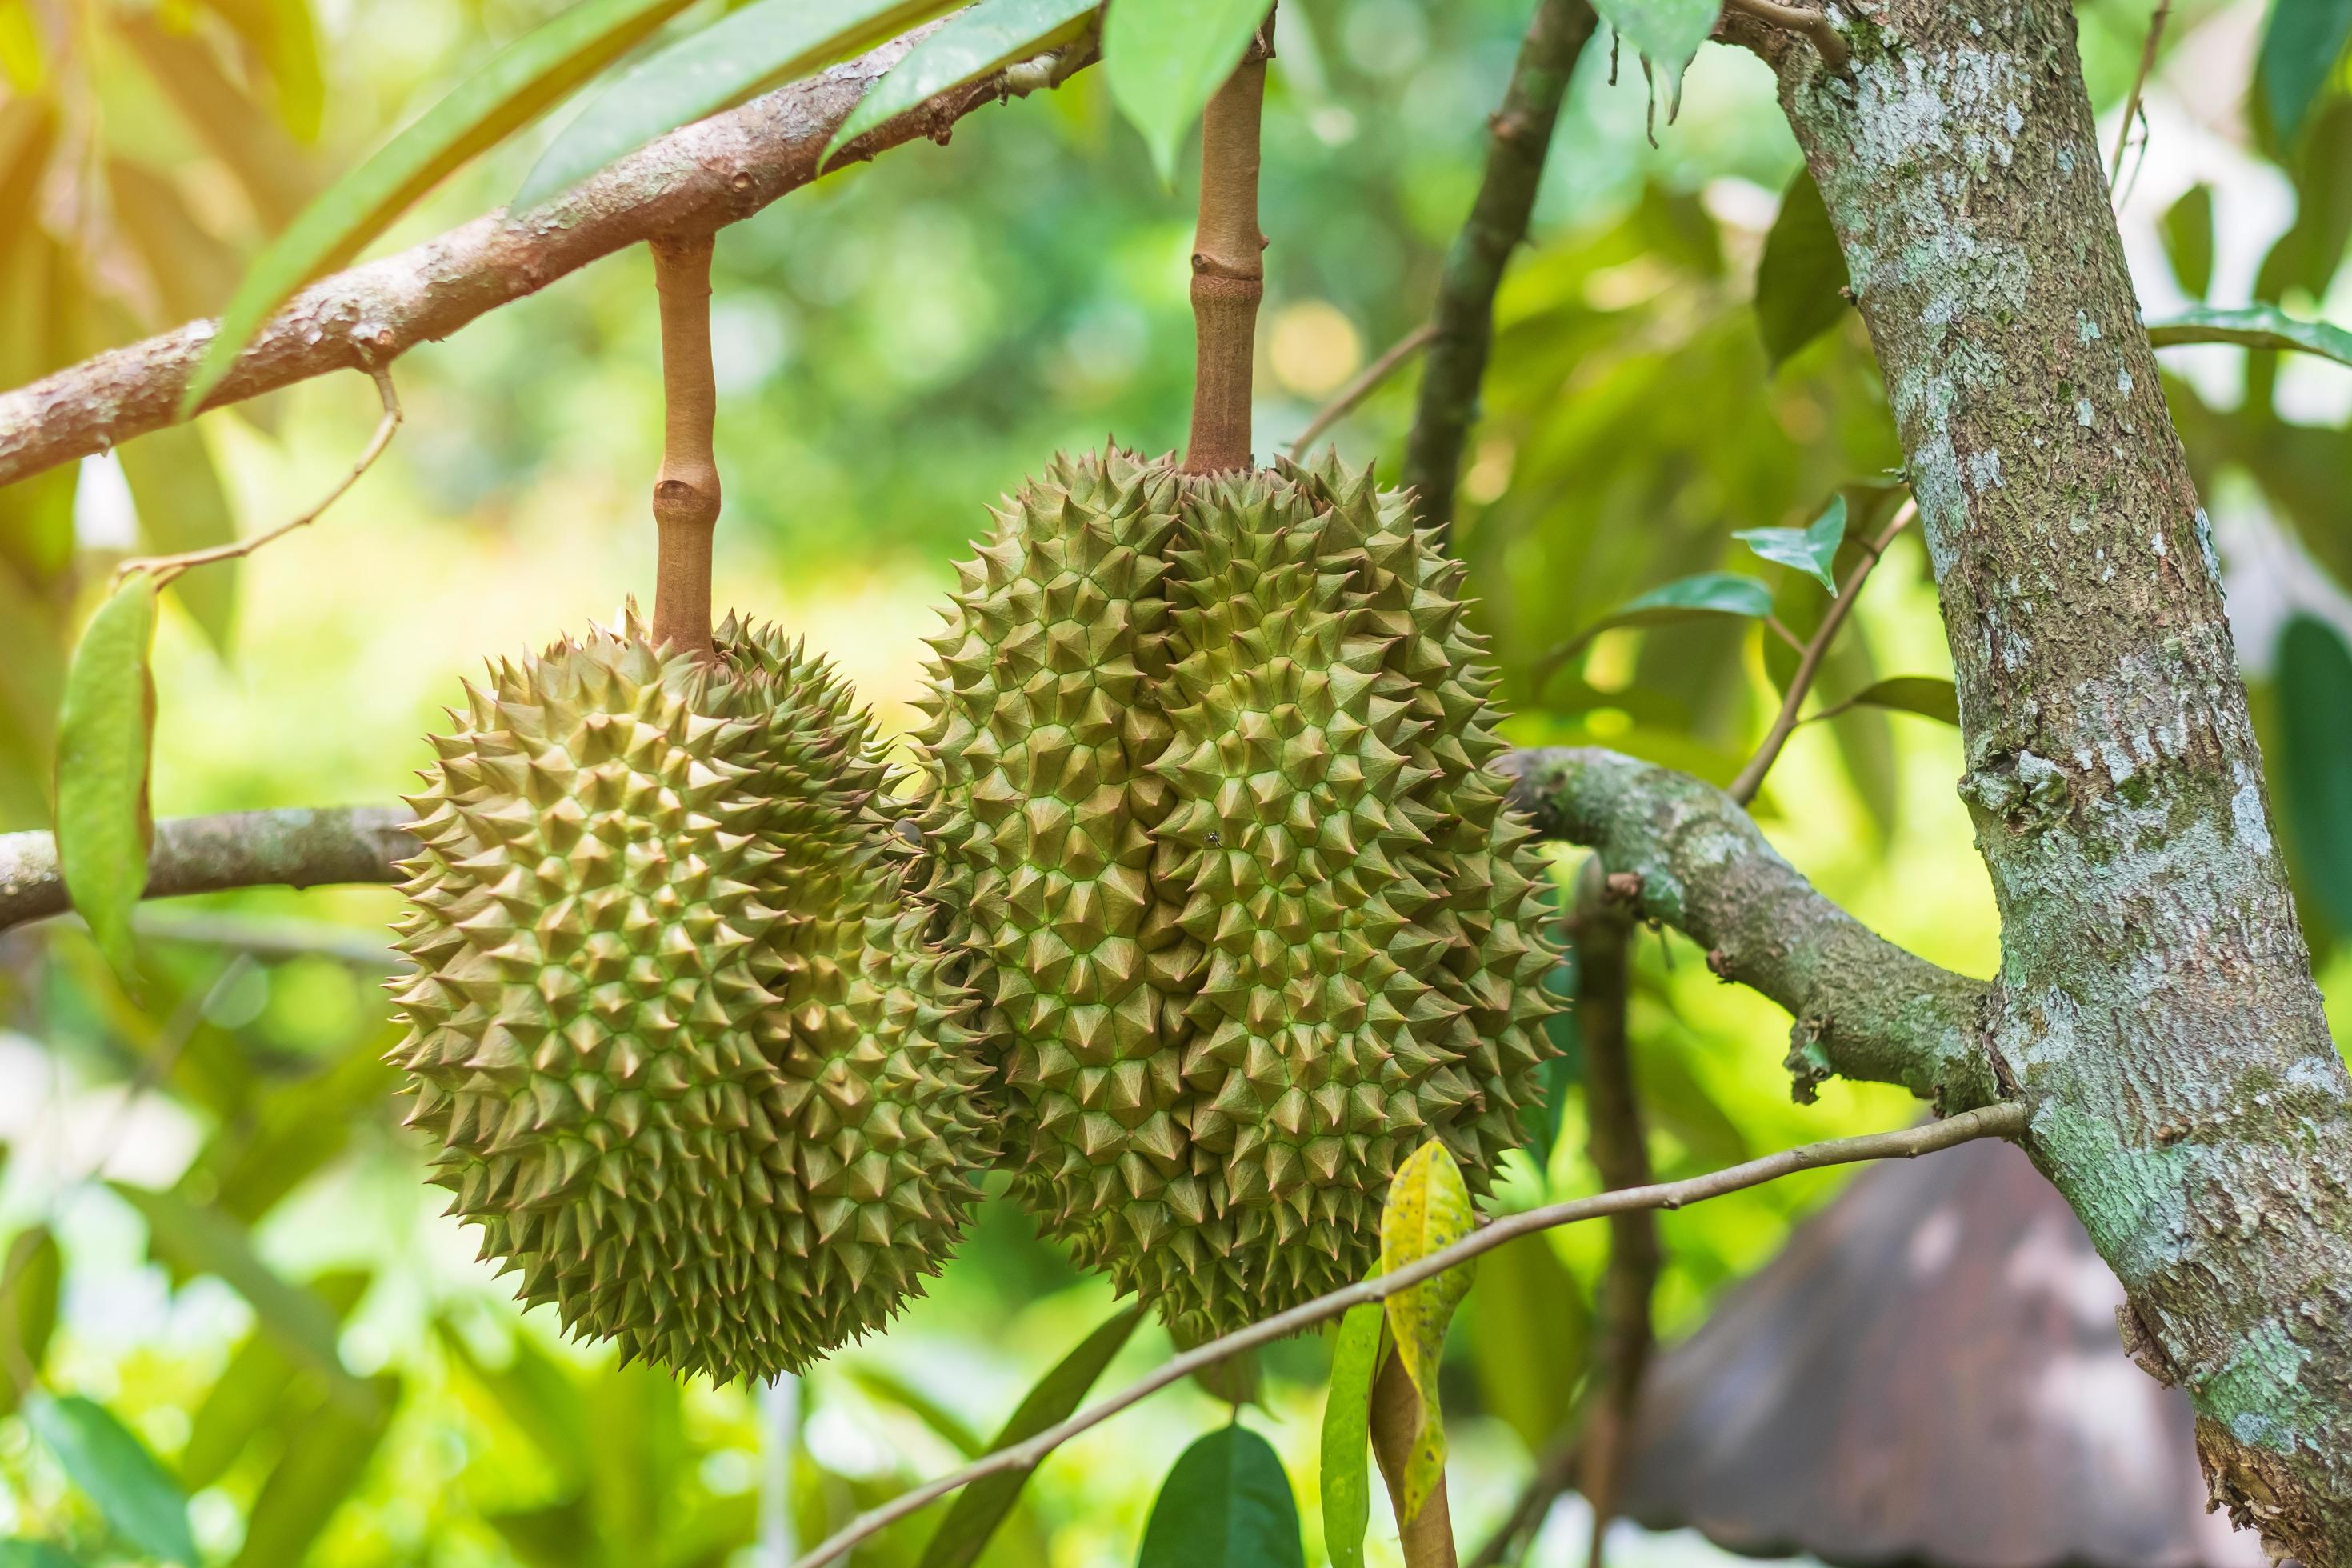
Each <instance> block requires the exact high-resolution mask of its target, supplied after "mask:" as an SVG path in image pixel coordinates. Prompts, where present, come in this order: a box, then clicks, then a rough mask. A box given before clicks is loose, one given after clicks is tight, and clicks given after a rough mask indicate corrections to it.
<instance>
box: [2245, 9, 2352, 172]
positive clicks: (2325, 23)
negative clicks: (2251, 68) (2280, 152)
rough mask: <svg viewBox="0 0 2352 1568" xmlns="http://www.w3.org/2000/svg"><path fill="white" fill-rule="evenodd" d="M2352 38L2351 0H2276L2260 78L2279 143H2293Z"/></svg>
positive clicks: (2264, 40) (2267, 34)
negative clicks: (2268, 102) (2345, 43)
mask: <svg viewBox="0 0 2352 1568" xmlns="http://www.w3.org/2000/svg"><path fill="white" fill-rule="evenodd" d="M2347 37H2352V0H2276V3H2275V4H2274V5H2272V7H2271V19H2270V26H2268V27H2267V28H2266V29H2265V30H2264V31H2263V49H2262V79H2263V87H2264V90H2265V92H2266V95H2267V96H2268V98H2269V100H2270V110H2271V126H2272V129H2273V130H2274V131H2275V132H2277V133H2278V140H2279V145H2280V146H2282V147H2284V146H2286V145H2288V144H2289V143H2291V142H2294V139H2295V135H2296V133H2297V132H2300V131H2301V130H2302V129H2303V121H2304V117H2305V115H2307V114H2309V113H2310V112H2311V105H2312V102H2313V100H2315V99H2316V98H2318V96H2319V93H2320V89H2322V88H2324V87H2326V85H2327V79H2328V76H2329V75H2330V74H2331V73H2332V72H2333V71H2334V70H2335V68H2336V59H2337V58H2338V57H2340V56H2341V55H2342V54H2343V53H2344V41H2345V39H2346V38H2347Z"/></svg>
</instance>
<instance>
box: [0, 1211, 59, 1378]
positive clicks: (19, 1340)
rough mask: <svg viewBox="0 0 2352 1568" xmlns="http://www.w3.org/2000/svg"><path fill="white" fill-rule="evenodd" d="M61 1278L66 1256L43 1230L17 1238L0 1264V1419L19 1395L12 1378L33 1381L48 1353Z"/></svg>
mask: <svg viewBox="0 0 2352 1568" xmlns="http://www.w3.org/2000/svg"><path fill="white" fill-rule="evenodd" d="M64 1279H65V1256H64V1254H62V1253H60V1252H59V1251H58V1238H57V1237H56V1236H55V1235H53V1234H51V1232H50V1230H49V1227H48V1226H45V1225H37V1226H30V1227H28V1228H26V1229H25V1230H21V1231H19V1232H17V1233H16V1239H15V1240H14V1241H12V1242H10V1243H9V1244H8V1256H7V1258H6V1259H5V1263H0V1280H5V1281H7V1284H6V1288H5V1289H0V1335H5V1336H6V1337H7V1339H8V1346H7V1348H6V1349H5V1350H0V1415H7V1414H8V1413H9V1412H10V1411H12V1410H14V1409H16V1400H17V1396H18V1394H19V1392H20V1390H19V1389H18V1387H17V1384H16V1377H15V1375H14V1373H16V1372H17V1371H20V1370H21V1371H25V1372H29V1373H33V1374H34V1375H36V1376H38V1375H39V1373H40V1370H41V1362H42V1360H43V1358H44V1357H46V1356H47V1354H48V1353H49V1336H50V1335H51V1334H52V1333H54V1332H56V1331H57V1326H58V1287H59V1286H60V1285H61V1284H62V1283H63V1282H64Z"/></svg>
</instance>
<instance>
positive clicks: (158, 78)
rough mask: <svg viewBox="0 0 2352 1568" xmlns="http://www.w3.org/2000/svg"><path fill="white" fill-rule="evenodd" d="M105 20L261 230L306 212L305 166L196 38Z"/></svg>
mask: <svg viewBox="0 0 2352 1568" xmlns="http://www.w3.org/2000/svg"><path fill="white" fill-rule="evenodd" d="M107 16H108V19H109V20H110V21H111V22H112V23H113V24H114V26H115V28H116V30H117V31H118V32H119V33H120V34H121V37H122V40H123V42H125V43H126V44H128V45H130V46H131V53H132V54H134V55H136V56H138V57H139V63H140V64H141V65H142V66H143V67H145V68H146V70H147V74H148V75H149V76H150V77H152V79H154V82H155V85H156V86H157V87H158V88H160V89H163V94H164V96H166V97H167V98H169V99H170V100H172V103H173V107H174V108H176V109H178V110H179V111H180V118H181V119H182V120H184V121H186V122H187V124H188V126H189V128H190V129H192V130H193V131H194V132H195V133H196V135H197V136H198V137H199V138H201V139H202V140H203V142H204V143H205V146H206V147H207V148H209V149H210V150H211V152H212V153H213V155H214V156H215V157H216V158H218V159H219V160H220V161H221V162H222V163H225V164H226V165H227V166H228V171H229V173H230V174H234V175H235V176H236V182H237V184H239V185H241V186H243V187H244V189H245V194H246V196H247V199H248V200H250V201H251V202H252V203H253V206H254V211H255V212H256V213H257V214H258V215H259V216H260V218H261V225H262V227H263V228H264V229H265V230H268V232H270V233H276V232H277V231H278V229H281V228H283V227H284V226H286V225H287V224H288V223H289V222H290V221H292V219H293V217H294V216H295V215H296V214H297V213H299V212H300V211H301V210H302V209H303V208H304V207H306V206H308V205H310V201H311V198H312V197H314V196H315V195H318V194H319V178H318V174H317V171H316V170H315V169H314V168H313V167H312V165H311V163H310V159H309V158H308V157H306V156H305V155H304V153H303V151H302V149H301V148H300V147H299V146H298V145H297V144H296V143H295V141H294V139H293V138H292V137H291V136H289V134H288V133H287V131H286V128H285V127H284V126H283V125H281V124H280V123H278V121H277V120H276V119H274V118H272V117H271V116H270V115H269V114H268V112H267V111H266V110H263V109H262V108H261V106H260V105H258V104H257V103H255V102H254V101H253V100H251V99H250V98H248V97H247V96H246V93H245V89H243V88H241V87H239V86H238V85H237V84H236V82H234V81H231V80H230V79H228V77H227V75H226V73H225V72H223V71H222V69H221V68H220V62H219V61H218V60H217V59H216V58H215V57H214V55H213V51H212V50H211V48H210V47H207V46H206V45H205V42H204V40H203V39H201V38H198V37H195V36H194V35H193V34H190V33H184V32H177V31H174V30H173V29H172V28H170V27H167V26H164V25H163V21H162V19H161V18H160V17H158V16H156V15H155V14H154V13H152V12H150V11H139V10H132V9H131V8H129V7H124V6H116V7H110V9H109V11H108V13H107ZM223 298H224V299H226V298H227V296H226V295H224V296H223Z"/></svg>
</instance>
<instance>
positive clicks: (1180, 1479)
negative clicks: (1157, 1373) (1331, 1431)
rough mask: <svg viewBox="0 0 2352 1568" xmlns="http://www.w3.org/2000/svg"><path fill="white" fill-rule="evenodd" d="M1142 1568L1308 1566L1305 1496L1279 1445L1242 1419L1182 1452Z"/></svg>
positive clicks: (1155, 1516)
mask: <svg viewBox="0 0 2352 1568" xmlns="http://www.w3.org/2000/svg"><path fill="white" fill-rule="evenodd" d="M1135 1568H1307V1551H1306V1548H1305V1547H1304V1546H1303V1545H1301V1544H1300V1542H1299V1535H1298V1503H1297V1500H1296V1499H1295V1498H1293V1497H1292V1496H1291V1493H1290V1477H1289V1476H1288V1475H1287V1474H1286V1473H1285V1472H1284V1470H1283V1468H1282V1460H1281V1459H1280V1458H1278V1457H1277V1456H1276V1453H1275V1451H1274V1447H1273V1445H1271V1444H1269V1443H1268V1442H1267V1441H1266V1440H1265V1438H1263V1437H1261V1436H1258V1435H1257V1434H1256V1433H1255V1432H1253V1431H1251V1430H1250V1429H1249V1428H1248V1427H1246V1426H1241V1425H1240V1424H1238V1423H1236V1424H1234V1426H1226V1427H1223V1428H1222V1429H1220V1430H1218V1431H1215V1432H1212V1433H1210V1434H1209V1435H1208V1436H1205V1437H1203V1438H1202V1439H1201V1440H1200V1441H1199V1442H1197V1443H1195V1444H1193V1445H1192V1447H1189V1448H1187V1449H1185V1450H1184V1452H1183V1453H1182V1454H1181V1455H1179V1456H1178V1457H1177V1460H1176V1463H1175V1465H1174V1467H1173V1468H1171V1469H1170V1470H1169V1472H1168V1479H1166V1480H1165V1481H1163V1482H1161V1483H1160V1496H1159V1497H1158V1498H1157V1499H1156V1500H1153V1502H1152V1504H1151V1519H1150V1522H1149V1523H1147V1524H1146V1525H1145V1526H1144V1527H1143V1550H1142V1551H1141V1552H1139V1553H1138V1554H1137V1555H1136V1559H1135Z"/></svg>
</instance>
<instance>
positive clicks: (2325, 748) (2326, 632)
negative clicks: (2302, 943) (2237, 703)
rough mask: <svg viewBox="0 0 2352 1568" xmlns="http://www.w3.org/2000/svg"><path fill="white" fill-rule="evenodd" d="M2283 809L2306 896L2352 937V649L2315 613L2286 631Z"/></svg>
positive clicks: (2281, 696) (2281, 662)
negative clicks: (2315, 616) (2318, 618)
mask: <svg viewBox="0 0 2352 1568" xmlns="http://www.w3.org/2000/svg"><path fill="white" fill-rule="evenodd" d="M2278 716H2279V728H2280V734H2279V752H2280V756H2279V805H2280V810H2281V815H2282V816H2284V817H2285V818H2286V827H2287V837H2288V843H2289V845H2290V847H2292V849H2293V850H2294V864H2295V868H2296V869H2297V870H2298V871H2300V872H2301V873H2302V883H2303V887H2304V890H2305V893H2306V894H2307V895H2308V896H2309V897H2310V898H2311V900H2313V902H2315V903H2316V904H2317V905H2318V906H2319V910H2320V911H2321V912H2322V913H2323V914H2325V915H2326V918H2327V922H2328V923H2329V924H2330V925H2332V926H2333V927H2334V928H2335V930H2336V933H2337V935H2338V936H2343V935H2346V934H2352V649H2347V647H2346V646H2345V641H2344V637H2343V636H2342V634H2341V633H2339V632H2337V631H2336V628H2335V627H2334V626H2330V625H2328V624H2327V623H2326V622H2325V621H2321V620H2317V619H2315V618H2314V617H2312V616H2304V615H2298V616H2293V617H2292V618H2290V619H2289V620H2288V622H2287V624H2286V626H2285V627H2284V629H2283V630H2282V631H2281V632H2280V634H2279V643H2278Z"/></svg>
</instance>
